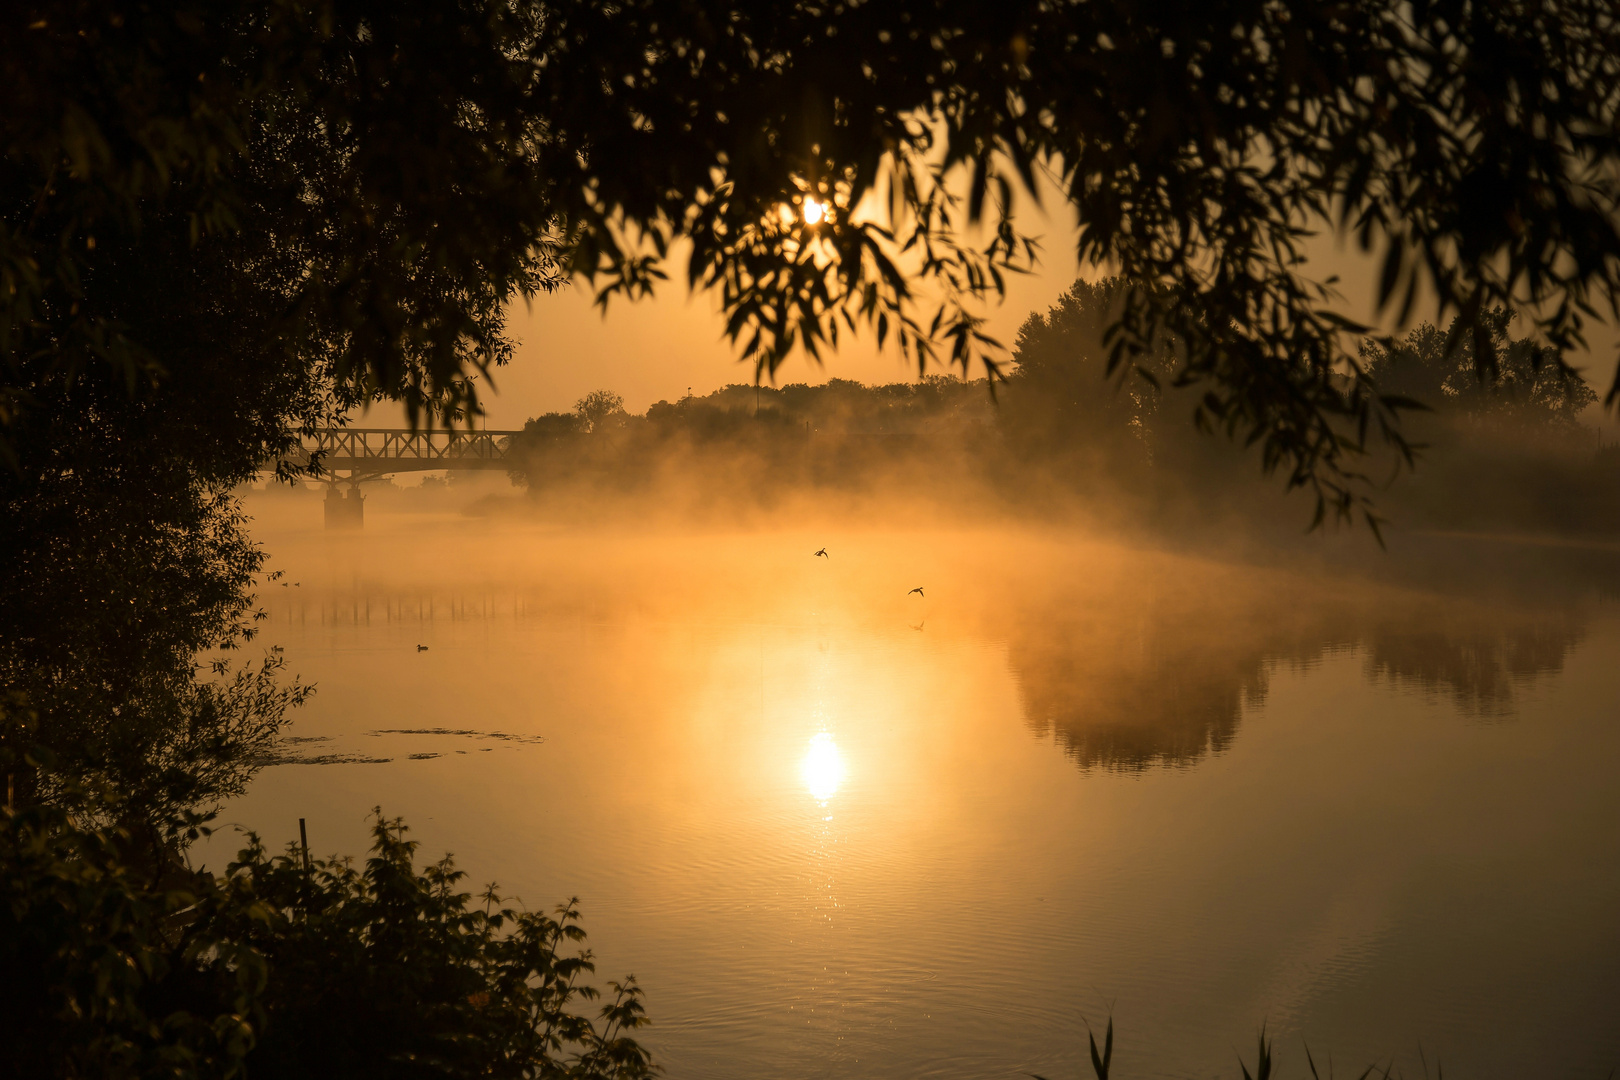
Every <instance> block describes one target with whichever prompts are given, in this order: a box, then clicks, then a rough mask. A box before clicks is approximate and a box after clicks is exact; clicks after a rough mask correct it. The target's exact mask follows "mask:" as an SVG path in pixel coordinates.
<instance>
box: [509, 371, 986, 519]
mask: <svg viewBox="0 0 1620 1080" xmlns="http://www.w3.org/2000/svg"><path fill="white" fill-rule="evenodd" d="M621 400H622V399H620V398H619V396H618V395H617V394H613V393H611V392H609V391H605V390H599V391H595V392H593V393H591V394H589V395H587V396H586V397H585V398H583V399H581V400H580V402H579V403H578V405H576V406H575V408H574V410H573V411H572V412H569V413H547V414H545V415H543V416H538V417H535V418H534V419H531V420H529V421H528V422H527V423H526V424H525V425H524V428H523V432H522V433H521V434H520V435H517V436H515V438H514V450H515V454H514V458H513V460H514V462H515V464H514V465H513V467H512V470H511V473H512V477H513V479H514V480H515V481H518V482H521V483H526V484H527V485H528V486H529V487H530V488H531V489H532V490H534V491H536V492H544V491H558V490H561V489H574V490H576V491H577V490H582V489H583V488H586V487H588V488H589V489H590V490H593V491H597V492H599V493H600V494H602V495H603V496H608V495H611V494H612V493H614V492H618V493H621V494H626V495H633V494H636V493H640V494H643V495H647V496H652V497H657V495H658V493H659V492H660V491H662V492H665V493H670V492H674V493H678V494H684V495H694V496H697V497H699V498H701V499H703V500H705V501H713V500H719V501H742V502H757V501H759V500H765V501H767V502H768V501H770V500H771V499H773V498H776V497H780V496H781V495H782V494H784V493H788V492H805V491H811V490H828V489H841V490H855V489H868V488H872V487H873V486H874V485H878V484H879V483H880V481H883V480H887V479H892V478H893V477H894V475H895V473H894V470H895V469H896V468H897V467H901V466H902V465H904V466H906V467H909V468H910V469H913V470H915V469H928V468H930V467H931V466H930V463H932V467H933V468H934V469H935V470H936V471H937V470H938V469H940V468H943V467H944V466H945V462H944V458H942V456H941V455H944V457H945V458H948V457H949V456H950V455H951V453H952V452H953V451H955V450H957V449H958V447H959V446H960V445H961V444H963V443H964V441H966V442H973V441H974V440H975V439H977V438H980V437H983V436H984V435H985V434H986V433H989V432H990V431H991V430H992V429H993V426H994V423H995V409H994V405H993V402H992V401H991V399H990V396H989V393H988V391H987V387H986V385H985V383H984V381H983V380H978V381H975V382H964V381H963V380H961V379H956V378H952V377H949V376H942V375H935V376H929V377H927V378H924V379H921V380H919V381H917V382H913V383H893V384H890V385H886V386H865V385H862V384H861V383H858V382H854V381H851V380H848V379H832V380H829V381H828V382H827V383H825V384H822V385H809V384H806V383H792V384H789V385H786V386H781V387H773V386H753V385H745V384H732V385H730V386H726V387H724V388H722V389H720V390H717V391H715V392H714V393H712V394H708V395H705V396H703V397H686V398H682V399H681V400H679V401H676V402H669V401H659V402H656V403H654V404H653V405H652V406H650V407H649V408H648V409H647V411H646V413H645V414H641V415H634V414H630V413H626V412H624V410H623V408H622V405H621Z"/></svg>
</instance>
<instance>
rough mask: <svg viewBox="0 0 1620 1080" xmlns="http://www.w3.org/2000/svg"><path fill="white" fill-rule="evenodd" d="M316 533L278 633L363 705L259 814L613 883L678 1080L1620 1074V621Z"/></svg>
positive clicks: (1568, 612)
mask: <svg viewBox="0 0 1620 1080" xmlns="http://www.w3.org/2000/svg"><path fill="white" fill-rule="evenodd" d="M310 509H311V511H312V512H310V513H309V514H308V515H307V522H299V524H297V525H295V526H290V527H286V528H280V529H269V528H266V529H265V530H264V533H263V535H264V539H265V540H266V542H267V544H268V546H269V548H270V550H271V551H272V552H274V553H275V556H276V558H275V562H276V565H278V566H281V567H283V568H285V569H286V570H287V571H288V577H287V579H286V580H288V581H289V582H292V581H296V582H298V583H299V584H298V585H297V587H296V588H294V587H291V586H289V587H287V588H281V587H276V586H272V587H271V589H270V590H269V592H268V594H267V595H266V596H265V597H264V600H265V601H266V604H265V606H266V610H267V611H268V613H269V616H270V618H269V620H268V623H267V626H268V629H267V631H266V635H265V641H266V644H269V643H276V644H280V645H283V646H284V647H285V648H286V650H287V656H288V658H289V660H290V662H291V667H292V668H293V669H294V670H296V671H297V672H299V673H300V674H301V675H302V676H304V677H305V678H306V679H308V680H311V681H314V682H315V683H316V684H317V685H318V688H319V689H318V692H317V695H316V697H315V698H314V699H313V701H312V702H311V703H310V704H309V705H308V706H307V707H306V708H305V709H304V710H303V711H302V712H301V713H300V714H299V716H298V718H297V721H296V723H295V724H294V725H293V727H292V729H291V731H290V732H289V734H290V735H291V736H292V737H293V738H292V740H291V741H289V742H288V744H287V745H286V747H285V751H286V754H287V756H288V758H289V759H290V760H289V763H287V764H281V765H277V766H274V767H271V768H267V769H266V770H265V771H264V772H263V773H262V774H261V775H260V777H259V779H257V780H256V781H255V783H254V785H253V787H252V788H251V790H250V791H249V792H248V793H247V795H246V796H245V797H243V798H242V799H240V800H238V801H236V802H235V803H233V804H231V805H230V806H229V807H228V808H227V809H226V812H225V814H224V818H225V819H226V820H227V821H231V822H236V823H240V824H241V825H243V826H245V827H248V828H252V829H255V830H258V831H259V832H261V833H262V834H264V835H265V836H266V837H267V838H268V839H269V840H271V841H272V842H273V843H280V842H282V841H285V840H287V839H289V838H291V837H293V836H295V835H296V832H297V819H298V818H299V817H304V818H307V819H308V821H309V828H310V840H311V846H312V847H314V848H316V849H317V850H319V851H332V852H349V853H357V852H359V851H361V850H363V848H364V845H365V842H366V818H367V815H368V813H369V811H370V809H371V807H372V806H374V805H378V804H380V805H381V806H382V807H383V809H384V811H385V812H386V813H388V814H390V815H392V814H402V815H404V816H405V817H406V818H407V819H408V820H409V822H410V824H411V826H412V828H413V830H414V831H415V835H416V836H417V837H418V838H419V839H421V840H422V841H423V842H424V846H425V849H426V850H425V852H424V853H425V854H426V853H431V854H435V855H436V854H437V853H439V852H441V851H445V850H449V851H452V852H454V853H455V855H456V857H457V859H458V861H459V862H460V864H461V865H462V866H463V867H464V868H465V869H467V870H468V871H469V872H470V874H471V877H472V879H473V882H474V883H481V882H483V881H488V880H498V881H499V882H500V883H501V885H502V886H503V888H504V889H505V890H507V891H509V892H512V893H515V894H517V895H519V896H522V897H523V898H524V899H525V900H526V901H527V902H528V903H530V904H531V905H534V906H541V905H544V906H549V905H550V904H551V903H553V902H555V901H557V900H560V899H563V898H565V897H568V896H578V897H579V898H580V900H581V903H582V907H583V911H584V914H585V925H586V928H587V930H588V931H589V933H590V937H591V944H592V946H593V948H594V949H595V952H596V955H597V958H598V976H597V977H598V980H605V979H607V978H612V977H618V976H620V975H622V974H625V973H629V972H633V973H634V974H635V975H636V976H637V977H638V979H639V980H640V982H641V983H642V985H643V986H644V987H645V988H646V991H647V1006H648V1011H649V1013H650V1015H651V1016H652V1018H653V1020H654V1026H653V1027H651V1028H649V1029H647V1030H648V1034H647V1041H648V1042H649V1043H650V1044H651V1046H652V1047H653V1048H654V1050H655V1052H656V1053H657V1054H658V1056H659V1058H660V1060H661V1061H662V1062H663V1063H664V1065H665V1066H666V1067H667V1069H668V1073H669V1075H670V1076H672V1077H676V1078H685V1077H716V1078H743V1077H748V1078H756V1077H782V1078H800V1077H804V1078H810V1077H952V1078H958V1077H960V1078H966V1077H1009V1078H1010V1077H1016V1076H1020V1075H1023V1074H1025V1073H1028V1072H1038V1073H1041V1074H1043V1075H1046V1076H1051V1077H1054V1078H1057V1077H1068V1076H1077V1075H1080V1070H1081V1067H1082V1062H1083V1059H1084V1056H1085V1049H1084V1047H1085V1031H1086V1023H1087V1021H1089V1022H1090V1023H1091V1024H1093V1025H1098V1024H1100V1023H1102V1022H1104V1021H1105V1019H1106V1017H1107V1016H1108V1015H1109V1014H1110V1013H1112V1015H1113V1017H1114V1019H1115V1023H1116V1025H1117V1029H1118V1038H1117V1044H1116V1048H1115V1057H1116V1064H1117V1071H1118V1072H1119V1073H1120V1074H1121V1075H1124V1076H1131V1077H1161V1076H1164V1077H1171V1076H1174V1077H1180V1076H1201V1077H1209V1076H1236V1075H1238V1066H1237V1055H1238V1052H1239V1051H1240V1050H1241V1051H1242V1052H1243V1053H1244V1054H1245V1055H1247V1056H1248V1058H1249V1060H1250V1061H1251V1063H1252V1060H1253V1050H1252V1046H1253V1041H1254V1035H1255V1032H1256V1031H1257V1029H1258V1028H1259V1026H1260V1024H1261V1023H1262V1022H1264V1023H1265V1024H1266V1025H1267V1030H1268V1031H1269V1032H1270V1033H1271V1034H1273V1035H1274V1036H1275V1037H1276V1040H1277V1044H1278V1047H1279V1052H1280V1055H1281V1057H1282V1060H1283V1064H1284V1065H1285V1066H1287V1071H1288V1072H1289V1073H1293V1072H1295V1071H1296V1069H1295V1067H1296V1066H1297V1068H1298V1070H1299V1071H1303V1069H1304V1060H1303V1053H1302V1051H1301V1050H1300V1046H1301V1040H1302V1039H1303V1040H1306V1041H1308V1043H1309V1045H1310V1046H1311V1049H1312V1052H1313V1053H1314V1054H1316V1055H1317V1057H1318V1060H1319V1061H1321V1060H1322V1058H1324V1057H1326V1056H1328V1055H1330V1054H1331V1056H1332V1059H1333V1062H1334V1064H1335V1066H1336V1067H1337V1068H1338V1069H1340V1070H1341V1071H1347V1070H1351V1067H1352V1066H1353V1067H1354V1069H1353V1071H1350V1075H1355V1074H1357V1073H1359V1072H1360V1070H1361V1068H1362V1067H1364V1066H1365V1065H1367V1064H1369V1063H1371V1062H1373V1061H1375V1060H1378V1061H1387V1060H1389V1059H1390V1058H1394V1059H1395V1061H1396V1062H1397V1064H1398V1065H1399V1066H1400V1067H1402V1068H1404V1069H1406V1070H1407V1071H1408V1072H1409V1073H1413V1074H1418V1075H1421V1072H1420V1071H1419V1070H1420V1069H1421V1066H1420V1064H1419V1049H1420V1047H1421V1050H1422V1053H1423V1054H1424V1055H1425V1056H1426V1058H1427V1060H1428V1061H1429V1063H1430V1064H1431V1066H1432V1065H1433V1063H1434V1061H1435V1060H1436V1059H1437V1058H1438V1059H1439V1060H1440V1062H1441V1063H1442V1064H1443V1066H1444V1069H1445V1073H1446V1075H1456V1076H1465V1077H1466V1076H1474V1077H1508V1076H1523V1075H1537V1076H1594V1077H1597V1076H1605V1075H1608V1073H1609V1071H1610V1069H1612V1068H1614V1067H1615V1066H1616V1065H1617V1064H1620V784H1617V783H1616V779H1615V778H1616V766H1617V763H1620V723H1617V720H1620V717H1617V703H1620V619H1617V618H1616V611H1615V609H1614V608H1613V607H1612V606H1605V605H1604V604H1602V603H1600V602H1597V601H1591V602H1587V601H1582V600H1580V599H1579V598H1576V599H1573V600H1571V599H1567V598H1566V599H1562V600H1560V601H1559V602H1557V603H1553V602H1550V601H1541V602H1535V603H1525V602H1513V603H1508V602H1500V603H1484V602H1469V601H1463V600H1458V599H1454V598H1446V597H1443V596H1440V595H1437V594H1430V593H1426V592H1424V591H1421V590H1415V589H1412V588H1399V589H1398V588H1393V587H1385V586H1378V585H1371V584H1367V583H1365V582H1361V583H1349V582H1343V581H1341V582H1336V583H1335V582H1329V581H1326V580H1324V579H1323V578H1321V577H1319V576H1293V575H1290V574H1287V573H1284V572H1281V571H1274V570H1268V569H1264V568H1254V567H1234V566H1224V565H1221V564H1219V563H1215V562H1205V561H1200V560H1197V559H1190V558H1185V557H1175V556H1168V555H1153V554H1144V553H1133V552H1130V551H1127V550H1124V549H1122V548H1120V547H1117V546H1111V545H1107V544H1100V543H1090V542H1086V541H1083V540H1077V539H1075V538H1073V537H1054V536H1044V537H1043V536H1037V535H1031V534H1010V533H1008V534H1003V533H997V532H993V531H989V530H986V531H981V532H974V531H962V530H957V531H952V532H931V531H923V530H919V531H914V532H878V531H861V530H856V529H851V528H843V529H825V530H821V531H819V532H817V533H814V534H812V533H810V532H781V531H776V532H755V533H732V534H706V535H705V534H687V535H659V536H656V537H651V538H642V539H637V538H635V537H634V536H633V535H632V534H631V533H630V532H629V531H628V530H623V531H616V532H615V531H602V532H589V533H584V532H564V531H559V530H555V529H548V528H546V527H545V526H543V525H534V524H504V525H503V524H491V523H487V522H478V521H471V522H469V521H467V520H464V519H457V518H452V517H448V516H447V517H432V516H426V515H423V516H419V517H415V518H412V517H407V516H403V515H400V516H396V517H393V518H389V517H387V516H386V515H377V514H374V515H373V517H372V520H371V521H370V522H368V525H367V532H366V533H365V534H364V535H363V537H360V538H354V537H333V536H327V535H325V534H323V533H321V532H320V531H319V530H318V528H314V527H313V526H318V524H319V522H318V518H317V516H316V513H317V512H318V505H317V504H315V503H311V504H310ZM300 513H301V512H300ZM298 516H299V515H293V517H294V518H297V517H298ZM824 544H825V545H827V547H828V549H829V551H830V553H831V555H832V558H831V560H827V559H814V558H811V557H810V552H812V551H814V550H816V549H817V548H819V547H821V546H822V545H824ZM914 586H923V587H924V589H925V596H924V597H917V596H907V595H906V591H907V590H908V589H910V588H912V587H914ZM418 645H427V646H428V647H429V648H428V651H426V652H420V651H418V650H417V646H418ZM320 762H325V763H320ZM234 843H235V838H234V836H230V835H222V836H220V837H218V838H216V839H215V841H214V842H213V844H212V846H211V847H209V848H206V849H205V858H206V859H207V860H208V861H210V862H214V861H219V860H222V859H223V858H224V857H225V856H226V855H227V854H228V850H229V849H230V846H231V845H232V844H234ZM1324 1073H1325V1070H1324ZM1087 1075H1089V1073H1088V1074H1087Z"/></svg>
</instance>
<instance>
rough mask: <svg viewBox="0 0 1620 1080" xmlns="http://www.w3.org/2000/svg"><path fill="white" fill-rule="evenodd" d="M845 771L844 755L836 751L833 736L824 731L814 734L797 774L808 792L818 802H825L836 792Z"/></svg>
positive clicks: (836, 747) (836, 746) (836, 745)
mask: <svg viewBox="0 0 1620 1080" xmlns="http://www.w3.org/2000/svg"><path fill="white" fill-rule="evenodd" d="M845 771H846V770H845V768H844V756H843V755H842V754H840V753H839V752H838V744H837V743H836V742H834V741H833V737H832V736H831V735H829V734H828V733H827V732H825V731H823V732H819V733H818V734H816V735H815V736H814V737H813V738H812V739H811V740H810V749H809V750H808V751H806V752H805V755H804V759H803V760H802V761H800V762H799V775H800V776H801V777H803V778H804V786H805V787H806V788H807V789H808V790H809V792H810V794H811V795H813V796H815V798H816V800H817V801H818V802H826V801H827V800H828V799H830V798H832V797H833V796H834V795H836V794H837V793H838V785H839V784H841V783H843V781H844V773H845Z"/></svg>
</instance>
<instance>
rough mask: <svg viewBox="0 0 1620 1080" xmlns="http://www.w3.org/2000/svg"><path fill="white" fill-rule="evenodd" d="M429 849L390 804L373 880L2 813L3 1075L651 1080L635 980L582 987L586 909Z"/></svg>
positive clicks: (315, 862) (377, 831) (360, 872)
mask: <svg viewBox="0 0 1620 1080" xmlns="http://www.w3.org/2000/svg"><path fill="white" fill-rule="evenodd" d="M32 764H33V765H34V766H35V767H36V768H44V769H45V770H47V771H48V770H49V767H50V764H51V763H50V761H49V759H48V758H47V757H40V756H36V757H35V758H34V760H33V761H32ZM134 820H139V819H134ZM178 824H180V825H181V826H182V830H183V832H185V833H189V837H190V838H192V839H194V838H195V837H196V836H197V835H198V833H199V830H202V829H205V828H206V822H205V821H203V820H202V819H200V818H199V817H198V816H197V815H195V814H193V815H188V816H187V817H186V818H185V819H183V820H182V821H181V822H179V823H178ZM180 839H181V840H182V842H183V841H184V840H185V839H186V837H185V836H182V837H181V838H180ZM417 847H418V845H417V842H416V841H414V840H411V839H409V838H408V836H407V831H406V829H405V826H404V824H403V822H401V821H398V820H391V819H388V818H385V817H383V816H382V814H381V812H380V811H379V812H378V815H377V818H376V821H375V824H374V827H373V830H372V849H371V853H370V855H369V857H368V858H367V859H366V860H365V861H364V863H363V864H361V865H360V866H356V865H354V863H353V862H352V861H351V860H349V859H346V858H336V857H334V858H331V859H320V858H314V859H312V858H310V857H309V856H308V853H307V852H304V851H300V850H297V849H296V848H293V847H289V848H288V849H287V850H286V851H285V852H284V853H282V854H280V855H272V854H271V853H270V852H269V851H268V849H267V848H266V847H265V845H264V843H263V842H262V841H261V840H260V839H259V837H257V836H253V835H251V834H250V835H249V836H248V837H247V838H246V845H245V846H244V847H243V849H242V850H241V852H240V853H239V854H238V855H237V857H236V858H235V859H234V860H233V861H232V862H231V863H230V864H229V865H227V866H226V867H225V868H224V869H223V872H222V873H219V874H214V873H209V872H207V871H193V870H191V869H189V868H188V867H187V866H186V865H185V863H184V861H183V860H182V859H180V858H179V856H178V854H177V850H176V848H175V847H174V845H173V843H172V842H171V843H158V844H153V843H152V842H151V840H150V838H149V837H148V836H146V835H143V833H142V832H141V831H140V830H139V829H132V828H130V827H128V826H127V825H120V824H106V825H93V824H86V823H84V822H81V821H79V820H77V819H76V818H75V817H73V816H72V815H70V814H69V813H67V812H66V811H65V810H64V809H62V808H61V807H60V806H59V805H56V804H55V803H52V802H41V803H35V804H34V805H31V806H29V807H27V808H24V809H13V808H12V807H10V806H8V807H6V808H4V809H3V810H0V867H3V869H4V872H3V873H0V970H4V971H5V972H6V973H7V974H6V978H5V979H4V980H0V1073H3V1074H4V1075H6V1076H16V1077H24V1076H27V1077H40V1078H45V1077H62V1078H69V1077H88V1076H96V1077H106V1078H120V1077H128V1078H146V1077H170V1078H197V1080H203V1078H221V1080H223V1078H227V1077H238V1076H247V1077H256V1078H264V1080H277V1078H283V1077H284V1078H286V1080H295V1078H296V1080H307V1078H313V1077H334V1078H337V1077H342V1078H345V1080H353V1078H361V1077H377V1078H383V1077H388V1078H397V1077H415V1076H422V1077H427V1076H435V1077H465V1078H467V1080H473V1078H480V1080H483V1078H489V1077H514V1078H517V1077H528V1078H540V1077H547V1078H556V1080H564V1078H569V1080H572V1078H578V1080H637V1078H643V1077H647V1076H650V1075H652V1074H653V1072H654V1071H655V1070H654V1068H653V1066H652V1063H651V1060H650V1058H649V1056H648V1054H647V1051H646V1050H645V1048H643V1047H642V1046H641V1045H640V1044H639V1043H638V1042H637V1041H636V1039H635V1037H634V1036H635V1032H636V1031H637V1029H638V1028H640V1026H641V1025H642V1024H643V1022H644V1016H643V1010H642V1005H641V990H640V988H639V987H638V986H637V985H636V983H635V980H634V979H633V978H629V979H626V980H624V981H623V982H612V983H609V989H608V996H607V998H606V999H605V1000H604V1001H603V1002H602V1003H601V1004H600V1005H598V1004H597V1000H598V996H599V995H598V992H597V990H596V989H595V988H594V987H593V986H591V985H590V984H589V983H588V982H586V981H585V979H586V977H588V976H589V975H590V973H591V972H592V971H593V970H594V965H593V963H592V961H591V954H590V952H589V950H588V949H584V948H583V947H581V944H580V943H581V942H582V941H583V940H584V937H585V934H584V932H583V931H582V930H581V929H580V925H579V920H580V913H579V908H578V905H577V903H576V902H573V901H570V902H569V903H567V904H565V905H563V906H562V907H560V908H558V909H557V910H556V911H555V912H554V913H553V914H551V915H546V914H542V913H538V912H532V911H527V910H524V909H522V908H521V907H520V906H514V905H513V902H512V901H511V900H510V899H508V898H505V897H502V896H501V895H500V894H499V893H497V892H496V891H495V888H494V887H493V886H491V887H489V888H488V889H486V890H485V891H483V892H482V893H481V894H478V895H476V896H475V895H473V894H472V893H470V892H468V891H465V886H464V876H463V874H462V873H461V871H459V870H457V869H456V867H455V864H454V862H453V861H452V860H451V859H450V858H449V857H448V856H446V857H445V858H444V859H442V860H440V861H438V862H436V863H430V864H427V865H420V864H419V863H418V860H417Z"/></svg>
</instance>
